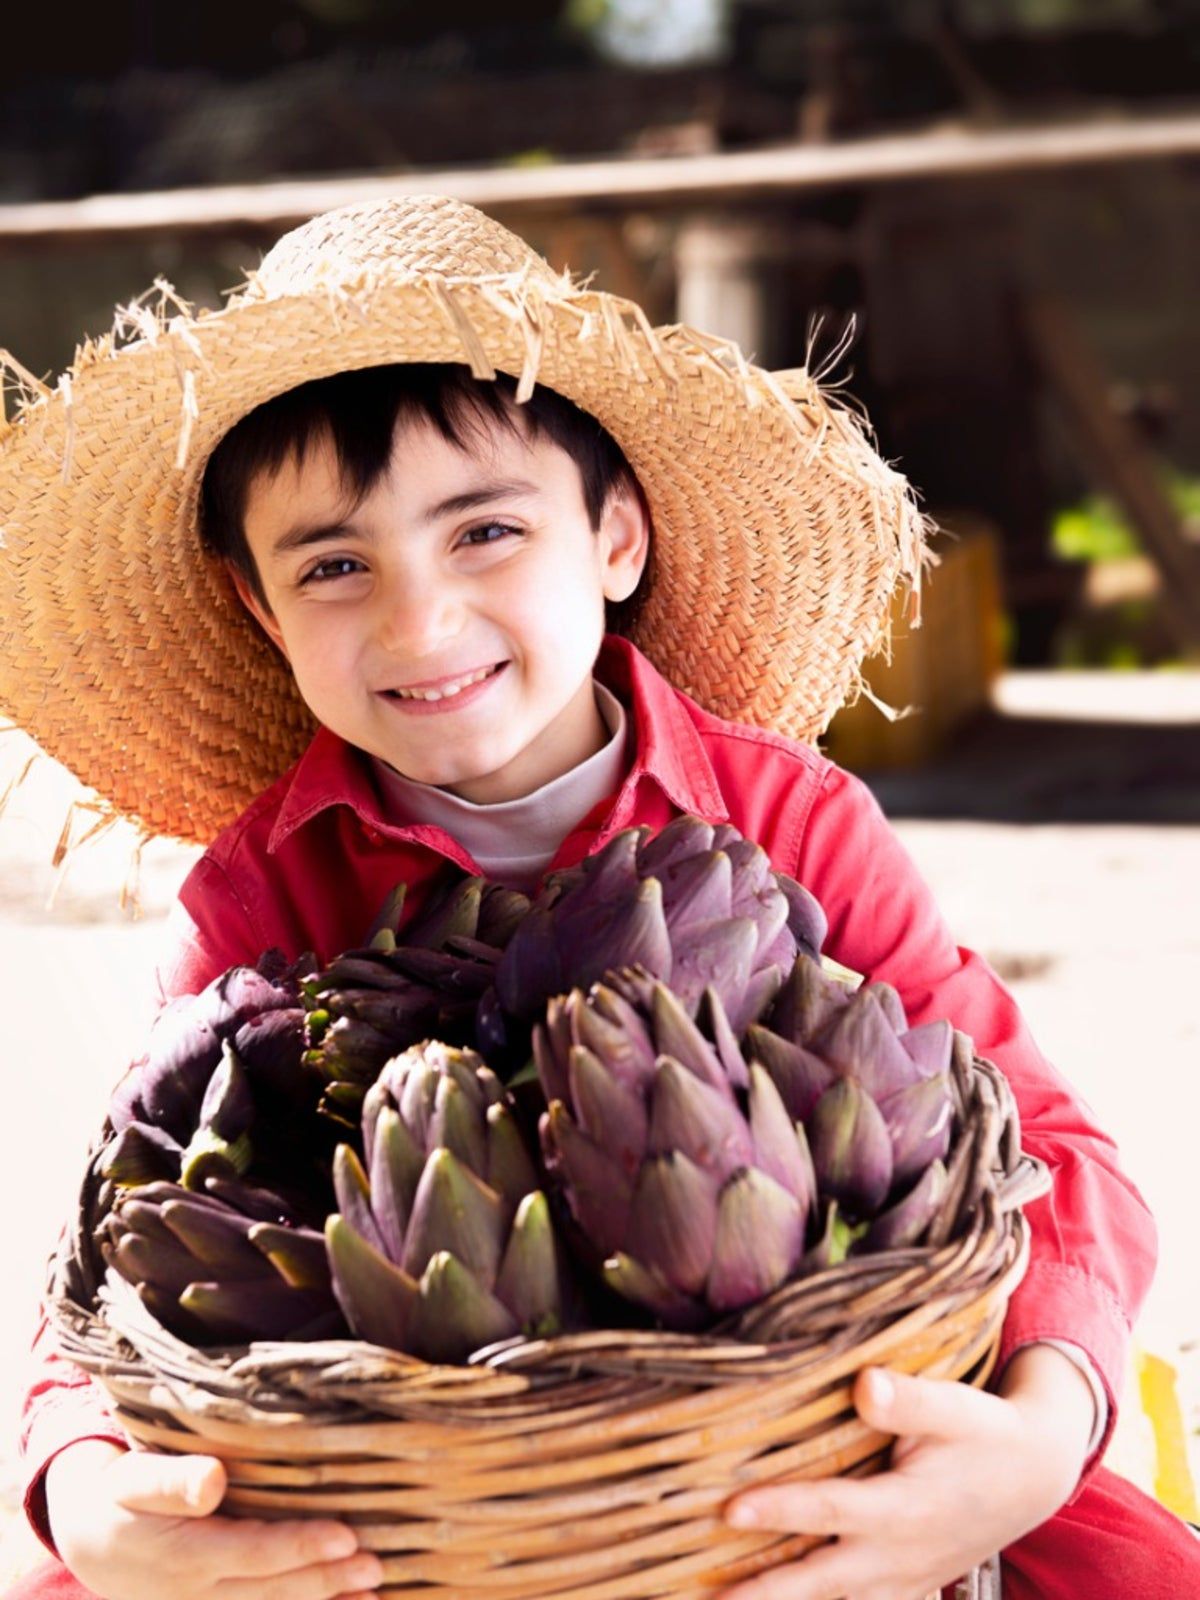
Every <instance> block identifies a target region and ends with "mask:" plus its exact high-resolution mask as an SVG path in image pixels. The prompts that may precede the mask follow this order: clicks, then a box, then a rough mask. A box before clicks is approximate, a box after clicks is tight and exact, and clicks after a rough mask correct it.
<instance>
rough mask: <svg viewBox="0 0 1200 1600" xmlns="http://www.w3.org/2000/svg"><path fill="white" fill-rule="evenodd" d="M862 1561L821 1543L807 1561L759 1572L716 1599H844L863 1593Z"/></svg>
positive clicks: (843, 1550)
mask: <svg viewBox="0 0 1200 1600" xmlns="http://www.w3.org/2000/svg"><path fill="white" fill-rule="evenodd" d="M862 1581H863V1572H862V1562H861V1560H856V1559H855V1557H854V1555H853V1553H852V1552H848V1551H847V1550H845V1549H844V1548H843V1547H842V1546H841V1545H836V1544H827V1545H821V1546H820V1548H819V1549H817V1550H814V1551H812V1553H811V1554H809V1555H806V1556H805V1557H804V1559H803V1561H791V1562H789V1563H788V1564H787V1565H786V1566H783V1567H772V1568H771V1569H770V1571H768V1572H760V1573H757V1574H756V1575H755V1576H754V1577H753V1578H748V1579H747V1580H746V1581H745V1583H738V1584H735V1585H734V1586H733V1587H732V1588H731V1589H722V1590H721V1592H720V1594H718V1595H717V1596H716V1600H844V1597H845V1596H846V1595H851V1594H859V1593H861V1592H862V1591H861V1589H860V1588H859V1587H858V1585H859V1584H861V1582H862Z"/></svg>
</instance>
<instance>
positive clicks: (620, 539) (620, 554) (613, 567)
mask: <svg viewBox="0 0 1200 1600" xmlns="http://www.w3.org/2000/svg"><path fill="white" fill-rule="evenodd" d="M599 539H600V556H601V560H602V562H603V565H604V571H603V574H602V578H603V587H604V598H605V599H606V600H628V598H629V596H630V595H631V594H632V593H633V591H634V590H635V589H636V588H637V586H638V580H639V579H640V578H641V576H642V570H643V568H644V567H645V565H646V558H647V556H648V555H649V553H650V513H649V511H648V510H647V508H646V503H645V500H644V499H643V498H642V496H641V495H640V494H639V493H638V492H637V490H636V489H634V488H632V487H627V486H625V485H620V486H619V487H617V488H615V489H614V490H613V491H612V493H611V494H610V495H609V497H608V501H607V503H606V504H605V507H604V510H603V512H602V513H601V517H600V531H599Z"/></svg>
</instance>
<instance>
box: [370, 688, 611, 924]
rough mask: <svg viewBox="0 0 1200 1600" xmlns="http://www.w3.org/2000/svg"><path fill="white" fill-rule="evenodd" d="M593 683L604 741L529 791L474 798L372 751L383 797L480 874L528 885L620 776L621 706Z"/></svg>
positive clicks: (527, 888) (535, 880)
mask: <svg viewBox="0 0 1200 1600" xmlns="http://www.w3.org/2000/svg"><path fill="white" fill-rule="evenodd" d="M593 687H594V688H595V692H596V707H597V710H598V711H599V712H600V715H601V717H602V718H603V719H604V723H605V726H606V727H607V728H608V730H609V739H608V743H607V744H605V745H604V746H603V748H602V749H600V750H597V751H596V753H595V755H592V756H589V757H588V758H587V760H586V761H581V762H580V763H579V765H578V766H577V767H572V768H571V770H570V772H564V773H563V774H562V776H561V777H558V778H553V779H552V780H551V781H550V782H549V783H547V784H543V785H542V787H541V788H540V789H535V790H534V791H533V793H532V794H526V795H522V796H521V797H520V798H519V799H517V800H499V801H497V802H496V803H495V804H494V805H476V804H475V803H474V802H473V801H470V800H463V799H461V798H460V797H459V796H458V795H456V794H451V793H450V792H449V791H448V790H446V789H439V788H437V787H436V786H435V785H434V784H431V783H417V782H415V781H414V780H413V779H412V778H406V777H405V776H404V774H403V773H401V772H397V771H396V769H395V767H392V766H389V764H388V763H387V762H386V761H381V760H379V759H378V757H375V758H373V764H374V767H375V771H376V774H377V776H378V779H379V783H380V787H381V789H382V791H383V794H384V798H385V799H386V800H387V801H388V802H389V804H390V807H391V809H392V810H393V812H394V814H395V815H396V817H397V818H403V819H404V821H405V822H420V823H425V824H427V825H430V826H433V827H438V828H443V829H444V830H445V831H446V832H447V833H448V834H450V836H451V837H452V838H454V839H457V840H458V842H459V844H461V845H462V846H463V848H464V849H465V850H466V851H468V853H469V854H470V855H471V856H472V857H473V858H474V860H475V861H477V862H478V864H479V867H480V869H481V870H482V872H483V874H484V876H485V877H487V878H491V879H493V880H495V881H496V882H497V883H503V884H505V885H506V886H507V887H509V888H512V889H520V890H522V891H523V892H524V893H525V894H529V893H531V892H532V890H534V889H536V888H537V886H538V883H539V882H540V881H541V878H542V875H543V873H544V872H545V871H546V869H547V867H549V865H550V863H551V861H552V860H553V859H554V855H555V852H556V851H557V849H558V847H559V845H560V844H561V843H562V841H563V840H564V839H565V838H566V836H567V834H568V833H570V831H571V829H572V828H573V827H575V825H576V824H577V823H578V822H580V821H581V820H582V818H584V817H586V816H587V814H588V812H589V811H590V810H591V809H592V807H593V806H595V805H596V804H597V803H598V802H599V801H600V800H603V799H604V797H605V795H609V794H612V793H613V792H614V791H615V790H616V789H618V788H619V787H620V784H621V780H622V778H623V777H624V776H625V770H626V766H627V761H626V754H625V731H626V716H625V708H624V706H623V705H622V704H621V702H620V701H619V700H618V699H617V697H616V695H614V694H613V693H612V692H611V690H609V689H606V688H605V687H604V685H603V684H602V683H597V682H596V681H595V680H594V679H593Z"/></svg>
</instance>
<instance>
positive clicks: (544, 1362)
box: [50, 1060, 1046, 1600]
mask: <svg viewBox="0 0 1200 1600" xmlns="http://www.w3.org/2000/svg"><path fill="white" fill-rule="evenodd" d="M954 1082H955V1090H956V1095H957V1098H958V1101H959V1112H960V1114H959V1116H958V1118H957V1126H958V1132H957V1134H956V1138H955V1143H954V1145H953V1147H952V1150H951V1152H950V1157H949V1171H950V1184H949V1189H948V1193H947V1196H946V1200H945V1203H944V1206H943V1209H942V1211H941V1212H940V1213H939V1216H938V1217H937V1219H936V1220H935V1223H934V1225H933V1229H932V1237H933V1241H934V1242H932V1243H929V1244H926V1245H923V1246H921V1247H919V1248H913V1249H905V1250H893V1251H889V1252H885V1253H880V1254H877V1255H873V1256H863V1257H857V1258H851V1259H850V1260H848V1261H846V1262H844V1263H843V1264H842V1265H840V1266H838V1267H833V1268H829V1269H827V1270H826V1271H823V1272H820V1273H817V1274H815V1275H813V1276H810V1277H808V1278H804V1279H800V1280H798V1281H796V1282H794V1283H792V1284H790V1285H786V1286H785V1287H784V1288H782V1289H780V1290H778V1291H777V1292H776V1293H775V1294H773V1295H772V1296H770V1297H769V1298H768V1299H767V1300H764V1301H763V1302H761V1303H760V1304H759V1305H757V1306H755V1307H752V1308H751V1309H750V1310H749V1311H748V1312H745V1313H743V1314H742V1315H741V1316H740V1317H738V1318H735V1319H729V1320H728V1321H727V1322H725V1323H723V1324H721V1326H720V1327H719V1328H717V1329H715V1330H713V1331H712V1332H710V1333H707V1334H703V1335H695V1334H669V1333H659V1332H644V1331H629V1330H620V1331H616V1330H614V1331H599V1332H592V1333H578V1334H571V1335H566V1336H563V1337H560V1338H556V1339H550V1340H542V1341H533V1342H530V1341H521V1340H513V1341H509V1342H507V1343H506V1344H504V1345H498V1346H495V1347H493V1348H492V1349H491V1350H489V1351H488V1352H485V1353H483V1355H482V1357H481V1358H479V1359H478V1360H477V1362H476V1364H475V1365H472V1366H467V1367H449V1366H430V1365H427V1364H426V1363H424V1362H421V1361H417V1360H414V1359H411V1358H409V1357H406V1356H402V1355H397V1354H395V1353H392V1352H388V1351H385V1350H382V1349H379V1348H377V1347H374V1346H370V1345H365V1344H362V1343H358V1342H351V1341H337V1342H332V1341H331V1342H325V1343H317V1344H308V1345H305V1344H285V1343H274V1344H266V1343H264V1344H256V1345H253V1346H251V1347H249V1348H246V1347H240V1348H236V1349H233V1348H231V1349H221V1350H206V1351H200V1350H196V1349H193V1348H192V1347H190V1346H188V1345H186V1344H184V1343H182V1342H181V1341H179V1340H178V1339H176V1338H175V1337H174V1336H173V1335H171V1334H169V1333H167V1332H166V1331H165V1330H164V1329H163V1328H162V1327H161V1326H159V1325H158V1324H157V1323H156V1322H154V1321H153V1319H152V1318H151V1317H150V1316H149V1314H148V1313H147V1312H146V1311H145V1309H144V1308H143V1306H142V1305H141V1303H140V1301H139V1300H138V1299H137V1297H136V1295H135V1294H134V1292H133V1291H132V1289H131V1288H130V1287H129V1286H128V1285H127V1284H125V1283H124V1282H123V1281H122V1280H120V1279H118V1278H114V1277H107V1278H106V1277H104V1276H102V1265H101V1263H99V1262H98V1260H97V1258H96V1254H95V1251H94V1249H93V1248H92V1239H93V1232H94V1228H95V1224H96V1222H97V1221H98V1219H99V1217H100V1215H101V1214H102V1213H103V1211H104V1209H105V1207H106V1205H107V1199H108V1196H107V1195H106V1186H105V1185H103V1184H102V1183H101V1182H100V1181H99V1180H98V1178H97V1177H96V1171H95V1163H93V1164H91V1165H90V1166H89V1174H88V1177H87V1179H86V1180H85V1183H84V1189H83V1194H82V1197H81V1206H80V1212H79V1216H78V1218H77V1222H76V1226H75V1228H74V1229H73V1231H72V1233H71V1235H70V1237H68V1238H67V1239H65V1240H64V1244H63V1247H62V1249H61V1251H60V1253H59V1256H58V1258H57V1260H56V1261H55V1263H54V1266H53V1269H52V1281H51V1296H50V1302H51V1314H52V1317H53V1319H54V1322H55V1325H56V1328H57V1331H58V1335H59V1339H60V1342H61V1344H62V1346H63V1347H64V1349H65V1351H66V1353H67V1354H68V1355H70V1356H71V1357H73V1358H74V1359H75V1360H76V1361H77V1362H78V1363H79V1365H80V1366H82V1367H84V1368H85V1369H86V1370H87V1371H89V1372H91V1373H93V1374H94V1375H95V1376H96V1377H98V1378H99V1379H100V1380H101V1382H102V1383H103V1384H104V1386H105V1388H106V1389H107V1390H108V1392H109V1394H110V1395H111V1396H112V1398H113V1400H114V1402H115V1405H116V1408H117V1414H118V1416H119V1418H120V1420H121V1422H122V1424H123V1425H124V1426H125V1428H126V1429H127V1430H128V1432H129V1434H130V1435H131V1437H132V1438H133V1439H134V1440H136V1441H137V1442H138V1443H140V1444H142V1445H144V1446H146V1447H149V1448H153V1449H162V1450H173V1451H202V1452H204V1453H209V1454H213V1455H216V1456H219V1457H221V1458H222V1459H223V1460H224V1462H225V1464H226V1467H227V1470H228V1474H229V1485H230V1487H229V1490H228V1494H227V1497H226V1500H225V1503H224V1509H225V1510H226V1511H228V1512H231V1513H238V1512H241V1513H245V1514H248V1515H255V1516H267V1517H274V1516H293V1515H301V1516H303V1515H318V1514H320V1515H332V1516H336V1517H339V1518H342V1519H344V1520H348V1521H350V1522H352V1523H353V1524H354V1525H355V1526H356V1528H357V1531H358V1536H359V1539H360V1542H361V1544H362V1545H363V1546H365V1547H367V1548H370V1549H372V1550H375V1551H378V1552H379V1554H380V1556H381V1558H382V1560H383V1564H384V1572H385V1581H384V1587H383V1589H382V1590H381V1593H383V1594H385V1595H398V1594H400V1593H402V1592H404V1591H406V1590H407V1589H409V1588H411V1587H412V1586H414V1585H423V1586H426V1587H428V1589H429V1590H430V1593H431V1595H443V1596H447V1597H448V1596H453V1597H454V1600H485V1597H486V1600H552V1597H556V1596H560V1595H562V1596H566V1595H568V1594H569V1595H570V1596H571V1600H642V1597H649V1596H655V1595H669V1596H673V1597H674V1596H689V1595H700V1594H703V1593H705V1592H711V1590H712V1589H713V1587H714V1586H716V1585H721V1584H724V1583H727V1582H731V1581H733V1580H734V1579H736V1578H739V1577H743V1576H745V1575H747V1574H749V1573H752V1572H755V1571H758V1570H760V1569H761V1568H763V1567H766V1566H773V1565H775V1564H777V1563H779V1562H780V1561H782V1560H785V1559H788V1558H789V1557H794V1556H795V1555H797V1554H799V1553H800V1552H802V1551H804V1550H806V1549H808V1548H809V1547H811V1546H812V1545H813V1544H814V1543H816V1542H818V1541H816V1540H814V1539H811V1538H806V1537H791V1536H781V1535H779V1534H778V1533H773V1532H762V1531H758V1532H750V1533H747V1532H741V1531H735V1530H733V1529H732V1528H729V1527H727V1526H726V1525H725V1524H724V1523H723V1522H722V1521H721V1520H720V1509H721V1506H722V1504H723V1503H724V1501H725V1500H726V1499H727V1498H728V1497H729V1496H730V1495H731V1494H732V1493H733V1492H734V1491H736V1490H739V1489H744V1488H746V1487H747V1486H749V1485H751V1484H757V1483H763V1482H767V1481H770V1480H774V1479H779V1478H785V1477H815V1476H823V1475H829V1474H833V1473H854V1474H859V1473H869V1472H872V1471H875V1470H878V1469H879V1468H880V1467H881V1466H882V1465H883V1464H884V1463H885V1460H886V1454H887V1449H888V1446H889V1443H890V1440H889V1439H888V1437H886V1436H884V1435H881V1434H878V1433H874V1432H872V1431H871V1430H870V1429H868V1428H867V1427H866V1426H865V1425H864V1424H863V1423H862V1422H861V1421H860V1420H859V1419H858V1418H857V1416H856V1414H855V1412H854V1410H853V1406H852V1404H851V1400H850V1389H851V1385H852V1382H853V1379H854V1375H855V1374H856V1373H857V1372H858V1371H859V1370H860V1369H861V1368H862V1367H863V1366H865V1365H868V1364H881V1365H886V1366H889V1367H892V1368H894V1369H896V1370H900V1371H905V1372H913V1373H920V1374H924V1375H926V1376H931V1377H940V1378H961V1379H965V1380H966V1381H968V1382H971V1383H974V1384H983V1383H984V1382H985V1381H986V1379H987V1377H988V1375H989V1373H990V1371H991V1365H992V1361H993V1358H994V1353H995V1348H996V1343H997V1339H998V1335H999V1330H1000V1326H1001V1323H1002V1321H1003V1317H1004V1311H1005V1306H1006V1303H1007V1300H1008V1296H1009V1294H1010V1293H1011V1291H1012V1289H1013V1288H1014V1287H1015V1285H1016V1284H1017V1283H1018V1282H1019V1280H1020V1277H1021V1274H1022V1273H1023V1271H1024V1269H1025V1264H1026V1259H1027V1253H1028V1239H1027V1231H1026V1227H1025V1223H1024V1220H1023V1217H1022V1215H1021V1211H1020V1206H1021V1204H1022V1203H1023V1202H1025V1201H1026V1200H1028V1199H1030V1198H1032V1197H1033V1196H1035V1195H1036V1194H1038V1193H1041V1192H1042V1191H1043V1190H1044V1189H1045V1187H1046V1173H1045V1169H1044V1168H1043V1167H1042V1166H1041V1165H1040V1163H1037V1162H1035V1161H1033V1160H1031V1159H1030V1158H1029V1157H1027V1156H1024V1155H1022V1154H1021V1152H1020V1150H1019V1139H1018V1130H1017V1122H1016V1112H1015V1107H1014V1105H1013V1101H1012V1097H1011V1094H1010V1092H1009V1089H1008V1087H1007V1085H1006V1083H1005V1081H1004V1079H1003V1078H1002V1077H1001V1075H1000V1074H999V1073H998V1072H997V1071H996V1069H995V1068H994V1067H992V1066H991V1065H990V1064H989V1063H987V1062H983V1061H979V1060H976V1061H974V1062H973V1063H972V1064H971V1065H969V1066H966V1065H964V1064H963V1063H962V1061H961V1060H959V1061H956V1063H955V1068H954ZM976 1590H977V1592H978V1580H977V1579H976Z"/></svg>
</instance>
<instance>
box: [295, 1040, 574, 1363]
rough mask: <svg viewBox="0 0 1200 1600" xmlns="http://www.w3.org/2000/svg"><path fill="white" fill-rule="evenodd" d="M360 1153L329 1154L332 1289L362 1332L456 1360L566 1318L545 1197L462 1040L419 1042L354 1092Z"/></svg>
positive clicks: (487, 1075) (503, 1098)
mask: <svg viewBox="0 0 1200 1600" xmlns="http://www.w3.org/2000/svg"><path fill="white" fill-rule="evenodd" d="M362 1135H363V1150H364V1155H365V1161H360V1160H359V1159H358V1156H357V1155H356V1153H355V1152H354V1150H353V1149H352V1147H351V1146H350V1145H348V1144H344V1145H341V1146H340V1147H339V1149H338V1151H337V1155H336V1157H335V1161H334V1187H335V1191H336V1194H337V1200H338V1207H339V1210H338V1212H337V1213H336V1214H335V1215H333V1216H331V1217H330V1218H329V1219H328V1221H327V1223H326V1232H325V1237H326V1243H327V1246H328V1251H329V1260H330V1264H331V1267H332V1273H333V1287H334V1293H335V1294H336V1296H337V1299H338V1302H339V1304H340V1305H341V1307H342V1309H343V1311H344V1312H345V1316H346V1320H347V1321H348V1322H349V1324H350V1326H351V1328H352V1329H353V1330H354V1332H355V1333H356V1334H358V1335H359V1337H360V1338H363V1339H368V1340H370V1341H371V1342H372V1343H374V1344H380V1345H385V1346H390V1347H392V1348H395V1349H400V1350H404V1351H407V1352H408V1353H410V1354H412V1355H416V1356H420V1357H422V1358H424V1359H425V1360H427V1361H447V1362H462V1361H466V1360H467V1359H468V1357H469V1356H470V1355H471V1354H472V1352H473V1351H475V1350H477V1349H479V1348H481V1347H482V1346H483V1345H487V1344H491V1343H493V1342H495V1341H497V1340H501V1339H506V1338H509V1337H511V1336H512V1335H515V1334H518V1333H522V1332H524V1333H526V1334H530V1335H546V1334H550V1333H554V1332H557V1331H558V1330H559V1329H560V1328H561V1327H562V1326H563V1322H564V1305H563V1292H562V1291H563V1285H562V1280H561V1277H560V1266H559V1259H558V1252H557V1248H556V1244H555V1239H554V1231H553V1227H552V1223H551V1217H550V1212H549V1208H548V1205H547V1202H546V1197H545V1195H544V1194H543V1193H542V1192H541V1190H540V1189H539V1188H538V1178H537V1173H536V1170H535V1168H534V1164H533V1161H532V1160H531V1158H530V1155H529V1152H528V1150H527V1149H526V1146H525V1142H524V1137H523V1135H522V1134H521V1132H520V1129H519V1127H518V1125H517V1122H516V1120H515V1117H514V1115H513V1110H512V1103H511V1100H510V1097H509V1096H508V1095H506V1093H505V1091H504V1089H503V1087H502V1086H501V1084H500V1080H499V1079H498V1078H497V1077H496V1075H495V1074H494V1073H493V1072H492V1071H491V1070H490V1069H489V1068H488V1067H487V1066H485V1065H484V1063H483V1061H482V1060H481V1058H480V1057H479V1056H478V1055H476V1054H475V1053H474V1052H473V1051H470V1050H461V1049H456V1048H454V1047H452V1046H449V1045H446V1044H444V1043H440V1042H433V1041H430V1042H426V1043H423V1044H421V1045H418V1046H414V1047H413V1048H411V1049H409V1050H408V1051H406V1052H405V1053H404V1054H403V1055H400V1056H398V1057H396V1058H395V1059H394V1060H393V1061H391V1062H389V1063H388V1064H387V1066H386V1067H385V1068H384V1070H383V1072H382V1073H381V1074H380V1076H379V1078H378V1080H377V1082H376V1083H375V1084H374V1086H373V1087H372V1088H371V1089H370V1090H369V1091H368V1092H367V1094H366V1095H365V1097H364V1101H363V1107H362Z"/></svg>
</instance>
